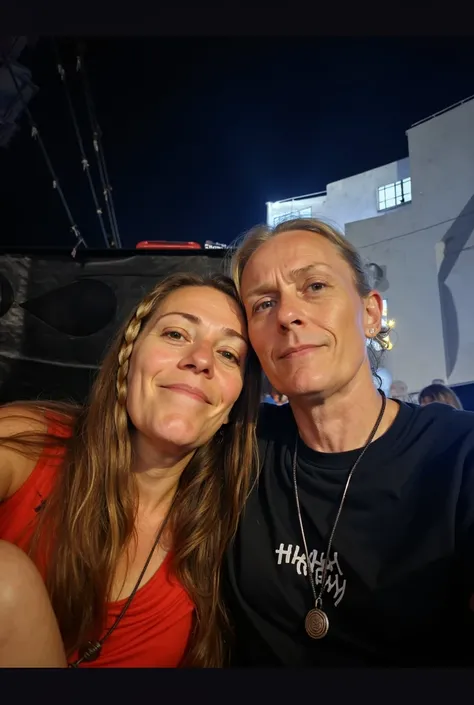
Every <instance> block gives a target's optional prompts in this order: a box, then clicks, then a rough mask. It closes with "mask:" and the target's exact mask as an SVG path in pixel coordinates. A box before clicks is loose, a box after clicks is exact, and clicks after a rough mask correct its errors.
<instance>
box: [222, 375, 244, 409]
mask: <svg viewBox="0 0 474 705" xmlns="http://www.w3.org/2000/svg"><path fill="white" fill-rule="evenodd" d="M243 386H244V385H243V379H242V377H241V376H239V375H237V374H236V375H234V376H233V377H232V378H227V379H224V380H223V381H222V386H221V392H222V404H223V406H224V408H225V409H230V407H232V406H233V405H234V404H235V402H236V401H237V399H238V398H239V396H240V394H241V392H242V389H243Z"/></svg>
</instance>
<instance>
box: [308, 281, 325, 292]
mask: <svg viewBox="0 0 474 705" xmlns="http://www.w3.org/2000/svg"><path fill="white" fill-rule="evenodd" d="M308 288H309V289H311V291H322V290H323V289H325V288H326V284H324V283H323V282H312V283H311V284H310V285H309V287H308Z"/></svg>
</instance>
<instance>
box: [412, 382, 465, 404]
mask: <svg viewBox="0 0 474 705" xmlns="http://www.w3.org/2000/svg"><path fill="white" fill-rule="evenodd" d="M418 400H419V402H420V404H421V406H426V405H427V404H433V403H434V402H438V403H439V404H448V405H449V406H452V407H453V409H462V408H463V406H462V404H461V401H460V400H459V399H458V397H457V395H456V394H455V393H454V392H453V390H452V389H450V388H449V387H447V386H446V385H445V384H439V383H433V384H429V385H428V386H427V387H425V388H424V389H422V390H421V392H420V395H419V397H418Z"/></svg>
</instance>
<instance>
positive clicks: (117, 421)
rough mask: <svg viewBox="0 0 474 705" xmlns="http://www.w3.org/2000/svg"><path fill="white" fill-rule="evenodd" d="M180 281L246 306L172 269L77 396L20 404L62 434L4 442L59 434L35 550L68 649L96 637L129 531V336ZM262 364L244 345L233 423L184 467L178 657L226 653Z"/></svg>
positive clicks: (227, 283)
mask: <svg viewBox="0 0 474 705" xmlns="http://www.w3.org/2000/svg"><path fill="white" fill-rule="evenodd" d="M185 286H196V287H202V286H209V287H213V288H215V289H217V290H218V291H221V292H223V293H224V294H226V295H227V296H229V297H231V298H232V299H233V300H234V301H236V302H237V303H238V304H239V306H241V304H240V302H239V299H238V296H237V292H236V290H235V287H234V285H233V283H232V281H231V280H230V279H229V278H227V277H225V276H223V275H216V276H212V277H208V278H205V277H201V276H198V275H194V274H174V275H171V276H170V277H168V278H166V279H165V280H163V281H161V282H160V283H159V284H158V285H157V286H156V287H155V288H154V289H153V290H152V291H151V292H150V293H149V294H148V295H147V296H146V297H145V298H144V299H143V300H142V301H141V302H140V303H139V304H138V306H137V307H136V309H135V310H134V312H133V314H132V316H131V317H130V318H129V320H128V321H127V323H126V324H125V325H124V326H123V327H122V328H121V330H120V331H119V333H118V335H117V337H116V339H115V341H114V342H113V343H112V345H111V347H110V349H109V350H108V352H107V354H106V356H105V359H104V361H103V364H102V366H101V369H100V371H99V373H98V375H97V378H96V380H95V382H94V384H93V387H92V390H91V394H90V398H89V401H88V403H87V404H85V405H84V406H83V407H74V406H71V405H68V404H58V403H55V404H54V403H51V404H40V403H36V402H27V403H26V404H25V403H23V404H22V406H23V407H25V406H27V407H29V408H30V409H37V410H39V411H42V412H43V413H44V412H51V411H52V412H55V413H56V414H59V415H61V417H62V419H63V423H64V425H65V426H70V427H71V429H72V434H71V435H70V437H69V438H66V439H65V438H61V437H60V436H54V437H51V436H48V435H47V434H44V433H42V434H41V433H39V434H38V433H37V434H32V433H26V434H25V433H22V434H20V435H18V436H16V437H15V438H14V439H10V440H9V441H6V439H3V442H4V443H5V442H7V443H8V444H9V445H14V446H15V447H16V448H18V449H19V450H20V451H22V452H30V451H31V450H32V449H35V448H36V449H38V448H41V449H42V450H43V452H47V449H48V448H53V447H57V446H58V445H64V447H65V457H64V463H63V465H62V471H61V472H59V473H58V478H57V482H55V486H54V489H53V491H52V493H51V495H50V496H49V498H48V500H47V502H46V505H45V508H44V510H43V512H41V518H40V521H39V524H38V527H37V530H36V535H35V537H34V539H33V542H32V546H31V552H32V554H33V556H34V557H37V556H38V553H37V552H38V551H39V547H41V552H42V553H43V551H46V552H47V553H46V555H47V566H46V585H47V588H48V591H49V595H50V598H51V601H52V605H53V608H54V611H55V614H56V617H57V619H58V623H59V627H60V629H61V633H62V637H63V640H64V643H65V646H66V649H67V652H68V653H72V652H73V651H75V650H76V649H77V648H79V647H80V646H81V645H82V644H83V643H84V642H85V641H87V640H89V639H91V638H95V639H98V638H100V636H101V634H102V630H103V627H104V622H105V616H106V614H105V609H106V602H107V600H108V596H109V593H110V588H111V581H112V578H113V576H114V572H115V569H116V566H117V562H118V560H119V558H120V556H121V555H122V553H123V551H124V549H125V547H126V546H127V545H128V543H129V541H130V540H131V539H132V538H133V537H134V534H135V528H134V527H135V517H136V512H137V499H138V497H137V487H136V483H135V478H134V476H133V473H132V472H131V461H132V447H131V439H130V425H131V424H130V420H129V417H128V413H127V410H126V400H127V374H128V368H129V362H130V357H131V354H132V351H133V347H134V344H135V342H136V340H137V338H138V336H139V334H140V332H141V331H142V330H143V329H144V327H145V326H146V324H147V322H148V321H149V320H150V318H151V317H152V316H153V314H154V313H155V311H156V310H157V308H158V307H159V306H160V304H161V303H162V302H163V301H164V299H165V298H166V297H167V296H168V295H169V294H170V293H171V292H173V291H176V290H177V289H179V288H181V287H185ZM260 379H261V372H260V367H259V364H258V361H257V358H256V355H255V353H254V352H253V350H252V349H251V348H250V347H249V353H248V358H247V362H246V370H245V379H244V387H243V390H242V393H241V395H240V397H239V399H238V400H237V402H236V403H235V405H234V407H233V409H232V411H231V414H230V418H229V423H228V424H226V425H225V426H223V427H222V430H221V431H220V432H219V433H218V434H216V436H215V437H214V438H213V439H211V440H210V441H209V442H208V443H207V444H206V445H205V446H203V447H201V448H200V449H198V450H197V451H196V453H195V454H194V456H193V457H192V459H191V461H190V462H189V464H188V465H187V467H186V468H185V470H184V471H183V473H182V475H181V478H180V482H179V487H178V490H177V496H176V501H175V502H174V506H173V513H172V515H171V517H170V529H171V537H172V544H173V556H174V563H173V569H174V572H175V575H176V576H177V578H178V579H179V580H180V582H181V584H182V585H183V586H184V588H185V589H186V591H187V592H188V594H189V595H190V597H191V599H192V600H193V602H194V605H195V608H196V609H195V620H194V628H193V633H192V637H191V640H190V643H189V647H188V651H187V655H186V658H185V662H184V665H187V666H192V667H220V666H222V665H224V664H225V659H226V649H225V630H226V627H227V620H226V614H225V609H224V606H223V604H222V601H221V595H220V567H221V563H222V559H223V555H224V552H225V549H226V547H227V545H228V543H229V541H230V540H231V539H232V537H233V535H234V533H235V531H236V529H237V524H238V519H239V515H240V512H241V510H242V508H243V505H244V502H245V500H246V498H247V495H248V493H249V490H250V486H251V482H252V478H253V477H254V476H255V474H256V470H257V467H258V456H257V446H256V438H255V426H256V416H257V413H258V405H259V401H260Z"/></svg>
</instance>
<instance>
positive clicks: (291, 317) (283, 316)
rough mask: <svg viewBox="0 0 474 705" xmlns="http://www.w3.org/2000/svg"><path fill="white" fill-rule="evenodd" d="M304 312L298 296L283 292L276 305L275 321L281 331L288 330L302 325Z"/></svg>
mask: <svg viewBox="0 0 474 705" xmlns="http://www.w3.org/2000/svg"><path fill="white" fill-rule="evenodd" d="M303 320H304V314H303V311H302V306H301V302H300V301H298V298H297V297H295V296H293V295H291V294H288V293H285V294H284V295H281V297H280V301H279V303H278V307H277V322H278V326H279V328H280V330H281V331H288V330H291V329H292V328H297V327H299V326H302V325H303Z"/></svg>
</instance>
